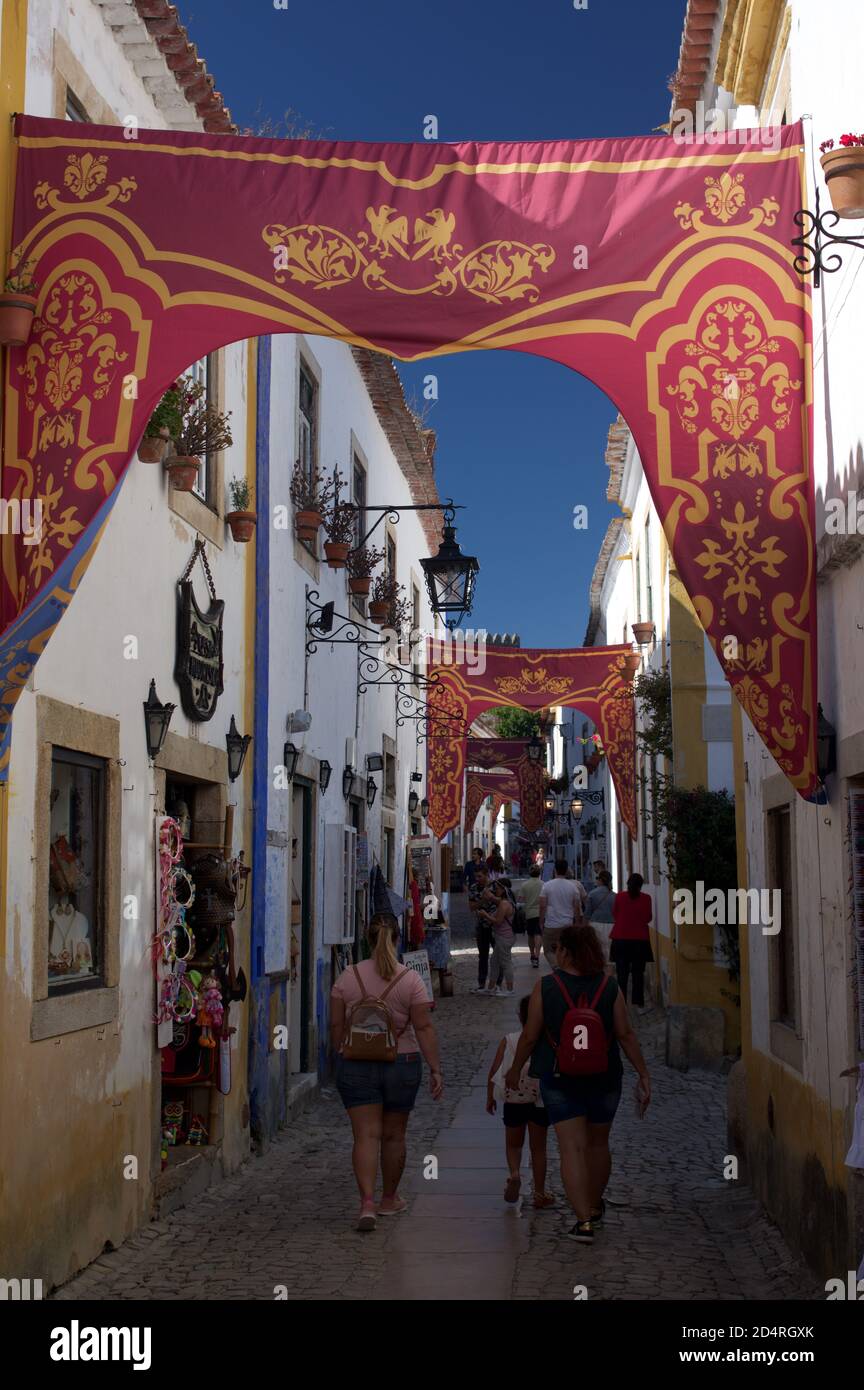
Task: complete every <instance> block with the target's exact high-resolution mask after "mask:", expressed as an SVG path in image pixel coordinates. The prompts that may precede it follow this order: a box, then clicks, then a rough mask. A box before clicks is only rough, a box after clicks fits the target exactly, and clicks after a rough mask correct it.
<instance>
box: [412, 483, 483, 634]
mask: <svg viewBox="0 0 864 1390" xmlns="http://www.w3.org/2000/svg"><path fill="white" fill-rule="evenodd" d="M453 520H454V514H453V512H452V511H445V512H444V531H443V534H442V536H441V544H440V545H439V547H438V554H437V555H433V556H430V557H429V559H427V560H421V561H420V564H421V566H422V567H423V573H424V574H425V576H426V588H427V591H428V593H429V603H430V605H431V608H432V612H433V613H437V614H438V615H439V617H441V618H443V619H444V623H445V626H446V627H448V628H450V629H451V630H452V629H453V628H454V627H458V626H459V624H460V622H461V621H462V619H463V618H464V617H465V616H466V614H468V613H470V612H471V604H472V602H473V600H474V585H475V583H476V579H477V574H478V571H479V569H480V566H479V564H478V563H477V560H476V559H475V557H474V556H473V555H463V554H462V551H461V549H460V548H459V542H458V541H457V540H456V530H455V528H454V526H453Z"/></svg>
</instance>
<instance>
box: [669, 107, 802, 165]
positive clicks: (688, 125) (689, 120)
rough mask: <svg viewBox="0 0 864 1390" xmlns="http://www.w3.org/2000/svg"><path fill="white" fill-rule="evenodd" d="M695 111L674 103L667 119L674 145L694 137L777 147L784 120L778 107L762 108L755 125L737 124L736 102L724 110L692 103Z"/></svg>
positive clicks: (714, 142)
mask: <svg viewBox="0 0 864 1390" xmlns="http://www.w3.org/2000/svg"><path fill="white" fill-rule="evenodd" d="M695 108H696V109H695V111H689V110H687V109H686V108H685V107H676V108H675V110H674V111H673V112H672V116H671V119H670V122H669V134H670V135H671V137H672V139H673V140H674V141H675V144H676V145H692V144H693V142H694V140H701V141H704V143H705V144H706V145H719V144H720V143H721V142H723V143H725V144H739V145H751V146H752V145H761V146H762V148H763V149H765V150H773V151H774V152H775V153H776V152H777V150H779V148H780V132H781V130H782V127H783V122H782V120H781V117H780V113H779V112H777V111H771V110H764V111H759V112H758V113H757V116H758V119H757V123H756V125H754V126H741V127H740V128H736V125H735V123H736V121H737V119H738V108H737V106H730V107H728V108H727V109H726V110H721V109H719V108H716V107H713V106H709V107H707V108H706V106H705V103H704V101H697V102H696V103H695Z"/></svg>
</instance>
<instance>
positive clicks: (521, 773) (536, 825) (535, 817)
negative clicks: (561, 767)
mask: <svg viewBox="0 0 864 1390" xmlns="http://www.w3.org/2000/svg"><path fill="white" fill-rule="evenodd" d="M466 758H467V761H468V766H469V767H470V766H472V765H473V764H475V763H479V764H480V766H481V767H506V768H512V769H513V770H514V771H515V773H516V775H517V776H518V778H519V819H520V820H521V822H522V825H523V827H524V828H525V829H526V830H539V829H540V827H541V825H542V824H543V817H544V810H545V808H544V805H543V790H544V787H545V769H544V768H543V766H542V764H541V763H533V762H532V761H531V759H530V758H529V757H528V740H527V739H524V738H469V739H468V740H467V743H466Z"/></svg>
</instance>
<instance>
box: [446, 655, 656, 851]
mask: <svg viewBox="0 0 864 1390" xmlns="http://www.w3.org/2000/svg"><path fill="white" fill-rule="evenodd" d="M630 653H631V648H630V647H625V646H620V647H575V648H573V649H571V650H569V651H568V650H565V651H548V652H544V651H532V650H531V649H530V648H526V647H487V649H486V668H485V670H484V671H483V673H482V674H480V675H478V674H475V673H474V672H472V671H469V670H468V668H467V666H466V665H465V664H456V665H451V666H436V665H434V664H433V661H432V657H433V652H432V648H431V644H430V646H429V666H428V671H429V676H430V679H432V681H433V683H432V684H431V685H430V686H429V690H428V697H429V705H430V708H431V710H432V712H433V718H430V720H429V724H428V730H429V733H428V747H427V759H426V762H427V776H426V790H427V795H428V797H429V815H428V817H427V820H428V824H429V827H430V829H431V830H432V832H433V834H435V835H437V836H438V838H439V839H441V838H442V836H444V835H446V833H447V831H448V830H452V829H453V828H454V827H455V826H457V825H458V824H459V819H460V815H461V811H462V783H463V780H464V773H465V763H466V756H467V739H466V738H464V737H463V736H461V735H459V734H452V733H450V731H449V730H448V729H447V727H446V722H447V721H446V718H439V719H435V718H434V713H435V712H437V713H440V714H442V715H445V716H450V717H453V716H455V717H456V718H457V719H460V720H462V721H464V722H463V723H462V724H461V725H460V726H459V727H464V726H465V725H466V724H467V725H468V726H469V727H470V726H471V724H473V722H474V720H475V719H477V718H478V717H479V716H480V715H481V714H483V712H484V710H488V709H493V708H495V707H497V706H501V705H511V706H512V707H513V708H514V709H536V710H540V709H550V708H551V707H552V706H553V705H573V706H575V707H576V708H577V709H580V710H581V711H582V713H583V714H585V715H586V716H587V717H588V718H589V719H591V720H593V722H594V724H595V725H596V727H597V729H598V730H599V732H600V737H601V738H602V740H603V747H604V748H605V749H606V756H607V758H608V759H609V771H610V773H611V776H612V781H613V783H614V784H615V791H616V794H617V797H618V804H619V807H620V810H621V818H622V820H623V821H624V823H625V825H626V826H627V828H628V829H629V831H630V834H631V835H632V836H633V837H634V838H635V836H636V740H635V732H634V728H635V723H634V710H633V685H632V677H631V676H630V675H629V674H628V673H627V671H626V667H625V664H624V658H625V657H627V656H629V655H630ZM488 741H489V742H490V743H494V742H496V740H494V739H490V740H488ZM504 742H508V740H504ZM473 743H474V741H473V740H472V746H473ZM483 743H484V744H485V743H486V740H483Z"/></svg>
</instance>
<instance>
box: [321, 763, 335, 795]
mask: <svg viewBox="0 0 864 1390" xmlns="http://www.w3.org/2000/svg"><path fill="white" fill-rule="evenodd" d="M332 775H333V769H332V767H331V766H330V764H329V763H328V761H327V759H326V758H322V759H321V761H320V762H319V764H318V785H319V787H320V788H321V791H322V792H326V790H327V788H328V787H329V785H330V778H331V777H332Z"/></svg>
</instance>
